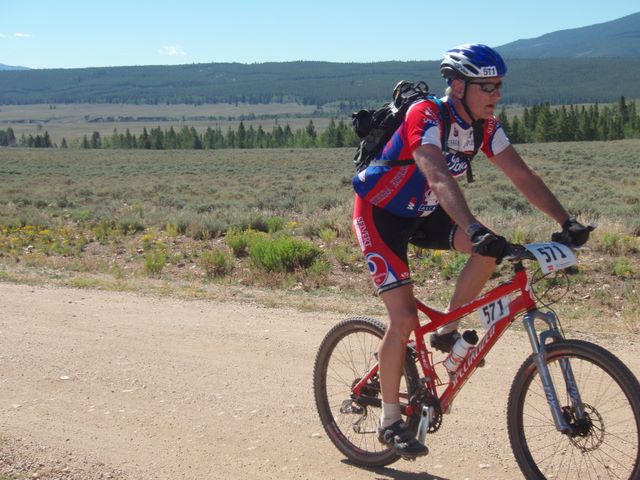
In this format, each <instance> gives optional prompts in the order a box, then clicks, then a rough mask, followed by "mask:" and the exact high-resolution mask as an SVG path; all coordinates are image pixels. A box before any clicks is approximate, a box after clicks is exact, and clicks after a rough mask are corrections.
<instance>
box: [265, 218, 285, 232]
mask: <svg viewBox="0 0 640 480" xmlns="http://www.w3.org/2000/svg"><path fill="white" fill-rule="evenodd" d="M284 224H285V221H284V218H282V217H269V218H268V219H267V231H268V232H269V233H275V232H278V231H280V230H282V229H283V228H284Z"/></svg>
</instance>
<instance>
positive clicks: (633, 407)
mask: <svg viewBox="0 0 640 480" xmlns="http://www.w3.org/2000/svg"><path fill="white" fill-rule="evenodd" d="M564 360H568V361H569V363H570V365H571V370H572V371H573V375H574V377H575V381H576V383H577V387H578V391H579V393H580V398H581V400H582V404H583V406H584V411H585V415H584V417H583V418H578V415H577V414H576V412H575V409H574V407H573V406H572V404H571V401H570V399H569V395H568V394H567V388H566V384H565V380H564V376H563V373H562V369H561V364H562V362H563V361H564ZM546 362H547V366H548V368H549V373H550V374H551V379H552V381H553V385H554V387H555V390H556V394H557V396H558V400H559V402H560V406H561V407H562V410H563V415H564V418H565V420H566V421H567V423H569V425H571V426H572V427H573V432H572V434H563V433H560V432H558V431H557V430H556V427H555V424H554V421H553V418H552V416H551V411H550V409H549V405H548V403H547V400H546V396H545V392H544V389H543V387H542V382H541V380H540V375H539V373H538V368H537V366H536V364H535V361H534V359H533V356H531V357H529V358H528V359H527V360H526V361H525V362H524V363H523V365H522V366H521V367H520V370H519V371H518V373H517V375H516V378H515V380H514V382H513V385H512V386H511V392H510V394H509V405H508V407H507V418H508V429H509V439H510V440H511V447H512V449H513V453H514V455H515V457H516V460H517V461H518V464H519V466H520V469H521V470H522V472H523V473H524V475H525V477H526V478H528V479H546V478H572V479H574V478H575V479H580V478H582V479H587V478H607V479H608V478H616V479H630V480H638V479H640V466H639V462H640V384H638V380H637V379H636V378H635V377H634V375H633V373H631V371H630V370H629V369H628V368H627V367H626V366H625V365H624V364H623V363H622V362H621V361H620V360H619V359H618V358H617V357H615V356H614V355H613V354H611V353H610V352H608V351H607V350H605V349H603V348H602V347H599V346H597V345H593V344H591V343H588V342H583V341H579V340H569V341H567V340H564V341H558V342H554V343H552V344H550V345H548V346H547V359H546Z"/></svg>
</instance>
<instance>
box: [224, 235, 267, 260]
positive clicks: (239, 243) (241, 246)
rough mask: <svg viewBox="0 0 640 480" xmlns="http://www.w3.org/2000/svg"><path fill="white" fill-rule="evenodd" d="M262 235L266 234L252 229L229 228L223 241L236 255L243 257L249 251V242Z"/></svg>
mask: <svg viewBox="0 0 640 480" xmlns="http://www.w3.org/2000/svg"><path fill="white" fill-rule="evenodd" d="M263 236H266V235H265V234H264V233H262V232H255V231H253V230H239V229H231V230H228V231H227V235H226V237H225V242H226V244H227V246H228V247H229V248H230V249H231V250H232V251H233V254H234V255H235V256H236V257H244V256H246V255H247V254H248V253H249V244H250V243H252V242H253V241H254V240H255V239H257V238H260V237H263Z"/></svg>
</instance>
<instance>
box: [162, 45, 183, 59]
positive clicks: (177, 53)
mask: <svg viewBox="0 0 640 480" xmlns="http://www.w3.org/2000/svg"><path fill="white" fill-rule="evenodd" d="M158 53H159V54H160V55H166V56H168V57H186V56H187V52H185V51H184V50H183V49H182V47H181V46H180V45H167V46H164V47H162V48H161V49H160V50H158Z"/></svg>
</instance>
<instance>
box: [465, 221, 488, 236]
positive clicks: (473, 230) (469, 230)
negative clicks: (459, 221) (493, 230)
mask: <svg viewBox="0 0 640 480" xmlns="http://www.w3.org/2000/svg"><path fill="white" fill-rule="evenodd" d="M483 228H485V226H484V225H482V224H481V223H472V224H470V225H469V226H468V227H467V228H465V229H464V233H466V234H467V236H468V237H469V238H472V237H473V235H474V234H475V233H476V232H477V231H478V230H481V229H483Z"/></svg>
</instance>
